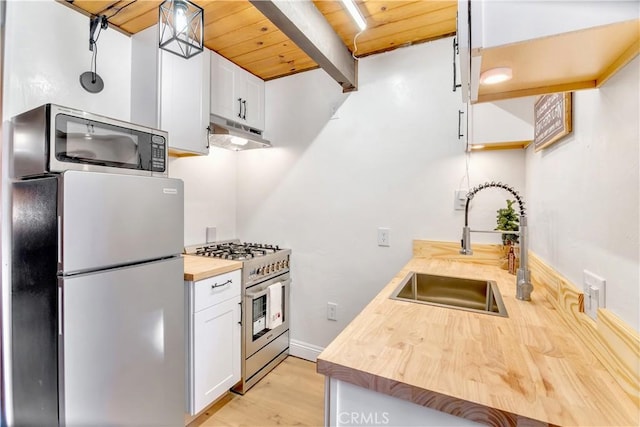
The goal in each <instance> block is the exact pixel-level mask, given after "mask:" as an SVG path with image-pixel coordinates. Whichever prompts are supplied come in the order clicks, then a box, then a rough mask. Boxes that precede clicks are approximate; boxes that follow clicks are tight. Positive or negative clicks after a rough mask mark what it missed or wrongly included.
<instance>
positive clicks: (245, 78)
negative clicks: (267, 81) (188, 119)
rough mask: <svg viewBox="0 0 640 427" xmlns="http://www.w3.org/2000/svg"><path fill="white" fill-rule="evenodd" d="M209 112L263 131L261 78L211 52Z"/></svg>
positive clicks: (262, 86) (262, 85)
mask: <svg viewBox="0 0 640 427" xmlns="http://www.w3.org/2000/svg"><path fill="white" fill-rule="evenodd" d="M210 98H211V114H215V115H217V116H220V117H224V118H225V119H228V120H232V121H234V122H236V123H240V124H242V125H246V126H249V127H251V128H253V129H257V130H264V81H263V80H262V79H260V78H258V77H256V76H254V75H253V74H251V73H249V72H247V71H245V70H243V69H242V68H240V67H238V66H237V65H235V64H234V63H232V62H231V61H229V60H227V59H226V58H224V57H222V56H220V55H218V54H217V53H215V52H211V97H210Z"/></svg>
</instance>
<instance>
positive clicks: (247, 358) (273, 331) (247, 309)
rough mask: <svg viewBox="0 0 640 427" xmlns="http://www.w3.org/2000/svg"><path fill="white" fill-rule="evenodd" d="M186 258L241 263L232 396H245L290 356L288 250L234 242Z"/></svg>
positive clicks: (213, 245)
mask: <svg viewBox="0 0 640 427" xmlns="http://www.w3.org/2000/svg"><path fill="white" fill-rule="evenodd" d="M186 253H187V254H189V255H200V256H208V257H213V258H222V259H230V260H235V261H241V262H242V313H243V314H242V380H241V382H240V383H238V384H237V385H236V386H235V387H234V388H233V391H235V392H237V393H240V394H244V393H245V392H246V391H247V390H249V389H250V388H251V387H253V385H255V384H256V383H257V382H258V381H259V380H260V379H261V378H262V377H264V376H265V375H266V374H267V373H268V372H269V371H271V370H272V369H273V368H274V367H276V366H277V365H278V364H279V363H280V362H281V361H282V360H284V359H285V358H286V357H287V356H288V355H289V291H290V286H291V278H290V276H289V261H290V256H291V250H289V249H282V248H279V247H278V246H276V245H264V244H255V243H241V242H240V241H239V240H232V241H225V242H216V243H207V244H204V245H197V246H191V247H188V248H186Z"/></svg>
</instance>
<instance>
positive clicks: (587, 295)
mask: <svg viewBox="0 0 640 427" xmlns="http://www.w3.org/2000/svg"><path fill="white" fill-rule="evenodd" d="M583 274H584V280H583V289H584V312H585V313H587V315H588V316H589V317H591V318H592V319H594V320H595V319H596V318H597V317H598V308H604V307H605V301H606V299H605V288H606V284H607V281H606V280H605V279H604V278H602V277H600V276H598V275H596V274H594V273H592V272H590V271H588V270H584V272H583Z"/></svg>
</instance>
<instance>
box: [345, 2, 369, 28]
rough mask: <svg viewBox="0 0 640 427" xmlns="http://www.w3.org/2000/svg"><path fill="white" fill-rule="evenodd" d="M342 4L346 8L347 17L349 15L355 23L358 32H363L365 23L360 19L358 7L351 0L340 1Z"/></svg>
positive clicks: (365, 26)
mask: <svg viewBox="0 0 640 427" xmlns="http://www.w3.org/2000/svg"><path fill="white" fill-rule="evenodd" d="M342 4H343V5H344V7H346V8H347V11H348V12H349V15H351V17H352V18H353V20H354V21H355V23H356V24H357V25H358V28H360V31H363V30H364V29H365V28H367V22H366V21H365V20H364V18H363V17H362V14H361V13H360V10H359V9H358V6H356V4H355V2H354V1H353V0H342Z"/></svg>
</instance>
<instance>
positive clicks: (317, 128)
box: [237, 39, 524, 347]
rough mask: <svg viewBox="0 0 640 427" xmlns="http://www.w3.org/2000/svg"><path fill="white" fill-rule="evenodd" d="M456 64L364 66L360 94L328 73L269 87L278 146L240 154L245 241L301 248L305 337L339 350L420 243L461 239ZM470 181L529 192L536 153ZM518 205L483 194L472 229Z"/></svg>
mask: <svg viewBox="0 0 640 427" xmlns="http://www.w3.org/2000/svg"><path fill="white" fill-rule="evenodd" d="M450 61H451V39H445V40H440V41H435V42H431V43H425V44H422V45H417V46H413V47H408V48H402V49H398V50H395V51H393V52H389V53H385V54H380V55H375V56H371V57H367V58H363V59H361V60H360V63H359V76H358V79H359V89H358V91H357V92H353V93H350V94H343V93H341V90H340V87H339V86H338V84H337V83H335V82H334V81H333V80H331V79H330V78H329V77H328V76H327V75H326V73H325V72H324V71H322V70H315V71H310V72H305V73H301V74H297V75H294V76H290V77H286V78H281V79H277V80H273V81H269V82H267V84H266V111H267V125H266V128H267V130H268V132H269V135H268V138H269V139H270V140H271V141H272V142H273V144H274V148H272V149H269V150H259V151H247V152H239V153H238V206H237V209H238V235H239V237H240V238H242V239H243V240H252V241H260V242H270V243H277V244H279V245H281V246H283V247H290V248H291V249H292V251H293V258H292V279H293V284H292V314H291V319H292V326H291V331H292V338H293V339H295V340H298V341H302V342H305V343H309V344H313V345H315V346H321V347H322V346H326V345H327V344H328V343H329V342H330V341H331V340H332V339H333V338H334V337H335V336H336V335H337V334H338V333H339V332H340V331H341V330H342V329H343V328H344V327H345V326H346V325H347V323H348V322H349V321H350V320H351V319H352V318H353V317H354V316H355V315H356V314H357V313H358V312H359V311H360V310H361V309H362V308H363V307H364V305H365V304H366V303H367V302H368V301H370V299H371V298H372V297H373V296H374V295H375V294H376V293H377V292H378V291H379V290H380V289H381V288H382V287H383V286H384V285H385V284H386V283H388V281H389V280H390V279H391V278H392V277H393V276H394V275H395V274H396V273H397V272H398V271H399V270H400V268H401V267H402V266H403V265H404V264H405V263H406V262H407V261H408V260H409V259H410V257H411V243H412V240H413V239H415V238H428V239H440V240H448V241H457V240H459V239H460V235H461V232H462V225H463V212H460V211H454V210H453V194H454V190H455V189H456V188H459V186H460V183H461V181H462V178H463V177H464V171H465V154H464V145H463V144H462V143H461V142H460V141H458V139H457V131H458V128H457V126H458V108H459V107H460V94H459V92H458V93H453V92H452V91H451V84H450V82H451V62H450ZM334 111H336V113H335V115H333V117H332V114H333V112H334ZM470 175H471V185H475V184H478V183H480V182H483V181H485V180H487V179H489V180H496V181H504V182H507V183H509V184H511V185H513V186H515V187H516V188H518V189H520V190H524V152H523V151H522V150H517V151H508V152H500V153H498V152H493V153H478V154H473V155H472V158H471V164H470ZM464 186H465V187H466V184H465V185H464ZM522 192H523V193H524V191H522ZM485 193H486V194H485ZM507 197H508V194H506V193H501V192H500V190H495V191H489V190H487V191H486V192H483V194H479V195H478V196H477V197H476V199H475V200H474V203H475V204H476V205H475V209H474V212H473V214H472V215H471V222H472V224H473V225H474V226H478V227H490V228H493V227H494V224H495V211H496V210H497V209H498V208H499V207H502V205H503V204H504V200H505V198H507ZM380 226H383V227H390V228H391V235H390V242H391V246H390V247H388V248H385V247H378V246H377V243H376V237H377V231H376V230H377V228H378V227H380ZM474 241H476V242H478V241H480V238H479V237H478V238H476V239H474ZM494 241H496V242H497V239H496V240H494ZM328 301H331V302H335V303H337V304H338V321H337V322H333V321H328V320H326V304H327V302H328Z"/></svg>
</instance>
